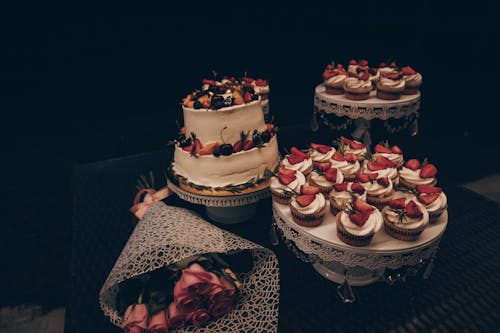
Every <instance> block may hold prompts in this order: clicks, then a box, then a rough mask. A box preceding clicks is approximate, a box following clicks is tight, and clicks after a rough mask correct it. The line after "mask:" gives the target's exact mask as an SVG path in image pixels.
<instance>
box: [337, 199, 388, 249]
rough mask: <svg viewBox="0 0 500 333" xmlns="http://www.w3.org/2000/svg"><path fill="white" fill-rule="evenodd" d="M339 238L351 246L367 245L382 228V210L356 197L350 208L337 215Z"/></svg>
mask: <svg viewBox="0 0 500 333" xmlns="http://www.w3.org/2000/svg"><path fill="white" fill-rule="evenodd" d="M336 222H337V223H336V225H337V236H338V238H339V239H340V240H341V241H342V242H344V243H346V244H349V245H351V246H366V245H368V244H369V243H370V242H371V240H372V239H373V236H374V235H375V234H376V233H377V232H378V231H379V230H380V228H381V227H382V224H383V218H382V214H381V213H380V211H379V210H378V209H377V208H376V207H374V206H372V205H369V204H368V203H366V202H365V201H363V200H361V199H359V198H356V199H354V200H353V202H352V206H351V207H350V208H349V209H346V210H343V211H341V212H340V213H338V214H337V216H336Z"/></svg>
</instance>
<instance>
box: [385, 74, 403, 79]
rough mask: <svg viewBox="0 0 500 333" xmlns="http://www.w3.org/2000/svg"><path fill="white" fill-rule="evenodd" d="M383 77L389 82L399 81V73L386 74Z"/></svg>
mask: <svg viewBox="0 0 500 333" xmlns="http://www.w3.org/2000/svg"><path fill="white" fill-rule="evenodd" d="M384 77H386V78H388V79H391V80H399V79H401V73H386V74H384Z"/></svg>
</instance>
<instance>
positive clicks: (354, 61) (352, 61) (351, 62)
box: [349, 59, 358, 66]
mask: <svg viewBox="0 0 500 333" xmlns="http://www.w3.org/2000/svg"><path fill="white" fill-rule="evenodd" d="M357 64H358V62H357V61H356V60H355V59H351V60H349V65H354V66H355V65H357Z"/></svg>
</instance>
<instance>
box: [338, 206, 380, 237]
mask: <svg viewBox="0 0 500 333" xmlns="http://www.w3.org/2000/svg"><path fill="white" fill-rule="evenodd" d="M340 214H341V215H340V222H341V223H342V226H343V227H344V228H345V230H346V231H347V232H349V233H350V234H352V235H356V236H367V235H371V234H374V233H376V232H377V231H379V230H380V228H381V227H382V221H383V219H382V214H380V211H379V210H378V209H375V210H374V211H372V212H371V214H370V217H369V218H368V220H367V221H366V222H365V224H364V225H363V226H359V225H357V224H354V223H352V222H351V220H350V219H349V214H347V213H346V212H341V213H340Z"/></svg>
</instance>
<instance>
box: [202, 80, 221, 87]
mask: <svg viewBox="0 0 500 333" xmlns="http://www.w3.org/2000/svg"><path fill="white" fill-rule="evenodd" d="M202 83H203V84H208V85H210V86H215V85H216V84H217V82H215V80H208V79H203V81H202Z"/></svg>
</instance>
